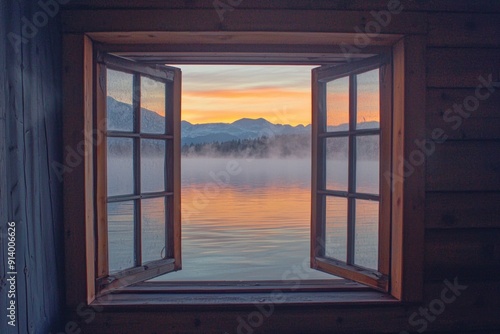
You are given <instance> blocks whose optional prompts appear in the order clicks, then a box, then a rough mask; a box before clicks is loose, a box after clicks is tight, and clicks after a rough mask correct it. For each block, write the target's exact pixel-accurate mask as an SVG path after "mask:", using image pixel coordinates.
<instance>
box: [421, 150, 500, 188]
mask: <svg viewBox="0 0 500 334" xmlns="http://www.w3.org/2000/svg"><path fill="white" fill-rule="evenodd" d="M499 152H500V141H464V142H457V141H455V142H451V141H449V142H446V143H443V144H436V145H435V150H434V152H433V153H432V154H429V155H428V157H427V168H426V177H427V187H426V190H427V191H500V154H499Z"/></svg>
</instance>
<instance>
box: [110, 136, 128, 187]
mask: <svg viewBox="0 0 500 334" xmlns="http://www.w3.org/2000/svg"><path fill="white" fill-rule="evenodd" d="M106 140H107V145H108V152H107V165H108V166H107V179H108V196H116V195H129V194H133V193H134V150H133V139H131V138H112V137H108V138H107V139H106Z"/></svg>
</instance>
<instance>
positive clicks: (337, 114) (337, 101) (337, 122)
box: [326, 77, 349, 132]
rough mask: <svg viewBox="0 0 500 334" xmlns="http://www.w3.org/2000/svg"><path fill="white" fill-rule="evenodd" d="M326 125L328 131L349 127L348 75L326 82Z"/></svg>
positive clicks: (343, 129) (342, 129)
mask: <svg viewBox="0 0 500 334" xmlns="http://www.w3.org/2000/svg"><path fill="white" fill-rule="evenodd" d="M326 126H327V131H329V132H332V131H345V130H348V129H349V77H344V78H340V79H336V80H333V81H330V82H328V83H327V84H326Z"/></svg>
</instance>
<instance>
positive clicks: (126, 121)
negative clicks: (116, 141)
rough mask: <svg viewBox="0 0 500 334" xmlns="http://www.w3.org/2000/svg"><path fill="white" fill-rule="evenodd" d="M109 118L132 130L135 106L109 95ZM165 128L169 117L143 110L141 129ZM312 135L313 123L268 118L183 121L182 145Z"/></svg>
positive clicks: (341, 127)
mask: <svg viewBox="0 0 500 334" xmlns="http://www.w3.org/2000/svg"><path fill="white" fill-rule="evenodd" d="M107 110H108V114H107V119H108V129H109V130H125V131H131V130H132V124H133V116H132V115H133V112H132V106H131V105H130V104H127V103H123V102H120V101H117V100H115V99H114V98H112V97H109V96H108V98H107ZM375 124H376V122H365V123H362V124H361V126H362V127H363V128H368V127H373V126H374V125H375ZM164 127H165V118H164V117H163V116H161V115H159V114H157V113H156V112H154V111H151V110H148V109H144V108H143V109H141V130H142V131H143V132H148V133H161V132H163V129H164ZM347 128H348V126H347V124H341V125H338V126H329V127H328V129H329V130H330V131H333V130H337V131H339V130H347ZM310 134H311V125H306V126H304V125H297V126H292V125H288V124H273V123H271V122H269V121H267V120H266V119H264V118H258V119H250V118H242V119H239V120H237V121H235V122H232V123H204V124H193V123H190V122H188V121H182V122H181V143H182V145H191V144H203V143H213V142H228V141H233V140H245V139H256V138H261V137H267V138H272V137H275V136H283V135H307V136H310Z"/></svg>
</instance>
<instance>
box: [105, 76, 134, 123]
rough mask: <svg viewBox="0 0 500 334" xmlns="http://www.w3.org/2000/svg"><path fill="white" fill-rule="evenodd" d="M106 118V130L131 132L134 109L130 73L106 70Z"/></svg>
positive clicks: (132, 77) (132, 79)
mask: <svg viewBox="0 0 500 334" xmlns="http://www.w3.org/2000/svg"><path fill="white" fill-rule="evenodd" d="M107 76H108V77H107V92H108V96H107V99H106V117H107V127H108V130H115V131H130V132H131V131H133V130H134V112H133V111H134V109H133V107H132V96H133V95H132V92H133V88H134V76H133V75H132V74H130V73H125V72H120V71H115V70H110V69H108V70H107Z"/></svg>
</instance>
